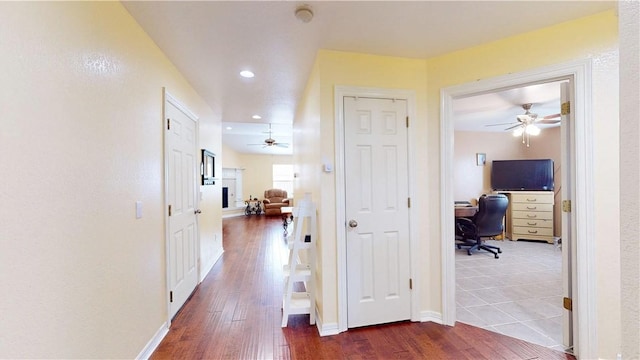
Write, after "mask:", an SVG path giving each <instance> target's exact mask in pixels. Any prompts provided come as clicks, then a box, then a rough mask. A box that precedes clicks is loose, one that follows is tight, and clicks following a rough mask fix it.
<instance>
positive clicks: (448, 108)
mask: <svg viewBox="0 0 640 360" xmlns="http://www.w3.org/2000/svg"><path fill="white" fill-rule="evenodd" d="M591 72H592V70H591V60H589V59H585V60H577V61H573V62H570V63H565V64H558V65H551V66H547V67H544V68H539V69H533V70H528V71H523V72H521V73H514V74H508V75H504V76H499V77H495V78H489V79H484V80H478V81H474V82H470V83H466V84H461V85H455V86H451V87H448V88H443V89H442V90H441V118H440V121H441V122H440V125H441V139H442V143H441V154H442V158H441V162H440V164H441V173H442V178H441V180H442V182H441V193H442V196H441V202H440V208H441V213H442V214H443V215H444V216H442V218H441V234H442V237H441V244H442V276H443V292H442V303H443V311H442V314H443V322H444V323H445V324H448V325H454V324H455V322H456V310H457V306H456V291H457V288H456V261H455V258H456V250H455V245H454V244H455V216H454V213H455V211H454V208H455V207H454V206H453V205H454V201H455V199H454V164H455V161H454V141H455V130H454V124H455V120H454V106H453V105H454V101H455V100H457V99H463V98H467V97H472V96H476V95H482V94H488V93H494V92H500V91H503V90H509V89H515V88H521V87H525V86H529V85H537V84H544V83H550V82H554V81H561V80H566V81H567V82H568V83H567V84H561V103H562V108H563V111H562V113H563V115H562V116H561V121H562V126H561V130H560V134H561V135H560V136H561V144H560V149H561V159H562V160H561V165H562V171H561V177H562V188H561V191H560V193H561V194H562V195H561V197H562V204H563V206H562V209H563V210H562V214H561V219H562V220H561V221H562V236H561V238H562V247H561V249H562V251H561V252H562V257H563V259H562V271H563V276H562V287H563V298H562V301H563V307H564V310H563V326H562V328H563V343H564V347H565V349H573V351H574V353H575V354H576V355H577V356H580V357H590V356H592V355H590V354H594V353H595V346H596V344H597V339H596V338H595V324H596V314H595V311H594V310H593V309H594V308H595V282H594V277H595V273H594V269H593V267H592V266H590V264H592V263H593V262H594V261H595V260H594V254H593V251H591V249H592V248H593V243H594V241H595V235H594V232H593V229H592V227H591V226H590V224H591V223H592V221H593V219H592V216H593V215H592V211H591V209H592V208H593V206H594V196H593V191H591V189H592V188H593V181H594V180H593V168H592V163H593V161H592V154H591V152H590V151H589V149H591V147H592V146H593V119H592V114H591V91H592V90H591V87H592V83H591ZM530 141H531V140H530ZM485 161H486V157H485ZM576 198H577V199H579V200H580V201H575V199H576ZM507 228H508V227H507ZM578 239H579V241H578ZM492 260H494V261H496V260H497V259H494V258H492ZM565 274H566V275H565ZM578 274H579V276H578ZM577 319H580V321H579V322H578V321H576V320H577Z"/></svg>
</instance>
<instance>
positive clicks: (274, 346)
mask: <svg viewBox="0 0 640 360" xmlns="http://www.w3.org/2000/svg"><path fill="white" fill-rule="evenodd" d="M223 242H224V249H225V252H224V254H223V256H222V258H221V259H220V260H219V261H218V262H217V263H216V264H215V266H214V267H213V269H212V270H211V273H210V274H208V275H207V277H206V278H205V279H204V281H203V282H202V283H201V284H200V285H199V286H198V288H197V289H196V291H195V292H194V293H193V295H192V296H191V298H190V299H189V300H188V301H187V303H186V304H185V306H184V307H183V309H182V310H180V312H178V314H177V315H176V317H175V318H174V319H173V322H172V326H171V329H170V331H169V333H168V334H167V336H166V337H165V339H164V340H163V341H162V342H161V344H160V345H159V346H158V348H157V349H156V351H155V352H154V353H153V355H152V357H151V358H152V359H456V360H458V359H460V360H464V359H473V360H477V359H491V360H494V359H575V358H574V357H573V356H571V355H568V354H565V353H562V352H558V351H554V350H551V349H548V348H545V347H542V346H538V345H534V344H530V343H527V342H524V341H522V340H518V339H514V338H510V337H507V336H504V335H500V334H497V333H493V332H490V331H486V330H483V329H479V328H475V327H473V326H470V325H466V324H460V323H458V324H456V326H453V327H449V326H443V325H439V324H436V323H433V322H425V323H412V322H400V323H394V324H385V325H379V326H369V327H364V328H356V329H350V330H349V331H347V332H344V333H341V334H338V335H334V336H327V337H320V336H319V335H318V330H317V328H316V327H315V326H313V325H309V316H308V315H292V316H290V317H289V324H288V327H287V328H281V327H280V322H281V320H282V319H281V317H282V312H281V309H280V306H281V302H282V289H283V286H284V282H283V278H282V265H283V261H286V256H283V252H284V254H285V255H286V249H285V242H284V240H283V232H282V221H281V219H280V218H279V217H266V216H247V217H236V218H229V219H224V220H223Z"/></svg>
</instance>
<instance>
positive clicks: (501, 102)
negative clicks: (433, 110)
mask: <svg viewBox="0 0 640 360" xmlns="http://www.w3.org/2000/svg"><path fill="white" fill-rule="evenodd" d="M523 104H532V106H531V109H530V110H529V112H531V113H535V114H537V115H538V118H542V117H545V116H548V115H549V116H550V115H555V114H559V113H560V82H551V83H546V84H537V85H531V86H526V87H520V88H515V89H509V90H505V91H500V92H496V93H490V94H483V95H477V96H473V97H468V98H462V99H456V100H454V101H453V117H454V120H455V124H454V129H455V130H456V131H504V130H505V129H507V128H509V127H511V126H513V125H515V124H517V123H518V121H517V119H516V117H517V116H518V115H520V114H524V113H525V110H524V109H523V108H522V105H523ZM537 125H538V126H539V127H540V128H545V127H552V126H559V125H560V124H556V125H542V124H537Z"/></svg>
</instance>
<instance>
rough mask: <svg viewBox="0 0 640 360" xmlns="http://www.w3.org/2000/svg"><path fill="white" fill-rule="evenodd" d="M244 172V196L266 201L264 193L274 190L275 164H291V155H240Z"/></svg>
mask: <svg viewBox="0 0 640 360" xmlns="http://www.w3.org/2000/svg"><path fill="white" fill-rule="evenodd" d="M239 158H240V161H241V163H242V168H244V169H245V170H244V172H243V174H242V194H243V195H244V196H245V197H246V198H249V195H251V197H254V198H256V197H257V198H258V199H259V200H262V199H264V191H265V190H267V189H271V188H273V164H291V162H292V160H293V157H292V156H291V155H256V154H240V156H239Z"/></svg>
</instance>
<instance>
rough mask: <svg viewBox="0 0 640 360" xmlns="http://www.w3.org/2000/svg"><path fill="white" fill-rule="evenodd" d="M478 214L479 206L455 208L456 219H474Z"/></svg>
mask: <svg viewBox="0 0 640 360" xmlns="http://www.w3.org/2000/svg"><path fill="white" fill-rule="evenodd" d="M476 212H478V207H477V206H456V207H455V216H456V217H472V216H473V215H475V214H476Z"/></svg>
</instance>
